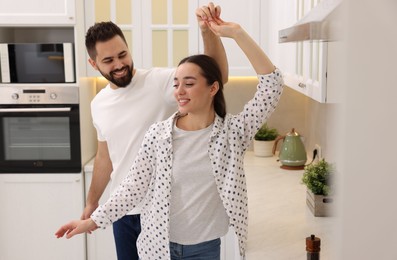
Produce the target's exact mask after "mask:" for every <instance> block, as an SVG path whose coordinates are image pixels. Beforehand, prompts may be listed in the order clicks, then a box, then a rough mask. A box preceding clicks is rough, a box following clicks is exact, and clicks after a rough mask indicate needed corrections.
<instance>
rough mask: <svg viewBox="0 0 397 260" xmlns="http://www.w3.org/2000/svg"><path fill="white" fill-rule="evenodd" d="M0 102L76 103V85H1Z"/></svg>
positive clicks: (77, 94)
mask: <svg viewBox="0 0 397 260" xmlns="http://www.w3.org/2000/svg"><path fill="white" fill-rule="evenodd" d="M1 92H2V94H1V95H0V104H78V103H79V89H78V87H53V86H52V87H40V88H38V87H1Z"/></svg>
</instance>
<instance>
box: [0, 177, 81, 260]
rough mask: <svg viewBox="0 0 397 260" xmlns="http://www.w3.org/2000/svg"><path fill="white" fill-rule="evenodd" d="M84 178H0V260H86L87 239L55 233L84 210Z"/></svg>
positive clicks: (77, 217)
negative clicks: (60, 235) (58, 237)
mask: <svg viewBox="0 0 397 260" xmlns="http://www.w3.org/2000/svg"><path fill="white" fill-rule="evenodd" d="M83 189H84V188H83V179H82V175H81V174H0V205H1V221H0V230H1V232H0V259H58V260H62V259H63V260H69V259H75V260H84V259H85V235H84V234H83V235H78V236H76V237H73V239H70V240H69V239H65V238H62V239H56V238H55V235H54V234H55V231H57V230H58V228H59V227H60V226H61V225H63V224H65V223H67V222H69V221H70V220H72V219H79V218H80V215H81V213H82V210H83V199H84V197H83V196H84V195H83Z"/></svg>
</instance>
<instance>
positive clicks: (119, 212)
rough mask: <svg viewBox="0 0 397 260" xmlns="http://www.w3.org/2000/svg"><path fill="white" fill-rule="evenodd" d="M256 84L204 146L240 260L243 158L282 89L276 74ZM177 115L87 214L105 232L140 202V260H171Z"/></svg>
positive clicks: (244, 219)
mask: <svg viewBox="0 0 397 260" xmlns="http://www.w3.org/2000/svg"><path fill="white" fill-rule="evenodd" d="M258 79H259V84H258V87H257V91H256V93H255V96H254V98H253V99H252V100H250V101H249V102H248V103H247V104H246V105H245V106H244V109H243V111H242V112H241V113H239V114H237V115H231V114H227V115H226V117H225V118H224V119H222V118H221V117H219V116H216V118H215V121H214V126H213V129H212V132H211V136H210V139H209V141H208V154H209V157H210V161H211V164H212V169H213V175H214V181H215V184H216V186H217V189H218V192H219V194H220V197H221V200H222V203H223V206H224V207H225V210H226V212H227V214H228V216H229V219H230V226H232V227H233V228H234V230H235V232H236V235H237V237H238V241H239V247H240V254H241V255H242V256H244V255H245V249H246V241H247V228H248V198H247V187H246V179H245V174H244V166H243V161H244V154H245V151H246V149H247V148H248V147H249V146H250V143H251V141H252V138H253V137H254V135H255V133H256V132H257V130H258V129H259V127H260V126H261V125H262V124H263V123H264V122H265V121H266V120H267V118H268V117H269V116H270V114H271V113H272V112H273V111H274V109H275V107H276V104H277V103H278V101H279V98H280V96H281V93H282V89H283V80H282V77H281V72H280V71H279V70H278V69H276V70H275V71H274V72H273V73H270V74H267V75H258ZM177 116H178V112H177V113H175V114H174V115H173V116H171V117H170V118H169V119H167V120H165V121H162V122H158V123H155V124H153V125H152V126H151V127H150V129H149V130H148V132H147V133H146V135H145V137H144V140H143V143H142V146H141V149H140V151H139V153H138V156H137V158H136V159H135V161H134V164H133V165H132V167H131V169H130V172H129V173H128V175H127V177H126V178H125V179H124V181H123V182H122V184H121V185H120V186H119V188H118V189H117V190H116V191H115V192H114V193H113V194H112V195H111V197H110V198H109V200H108V201H107V202H106V203H105V204H104V205H101V206H99V207H98V208H97V210H96V211H95V212H94V213H93V214H92V215H91V218H92V219H93V220H94V222H95V223H96V224H97V225H98V226H99V227H100V228H105V227H106V226H107V225H110V224H111V223H113V222H114V221H116V220H118V219H119V218H121V217H123V216H124V215H125V214H127V213H128V212H129V211H130V210H131V209H133V208H134V207H136V206H137V205H139V204H140V203H141V202H142V204H141V206H142V213H141V226H142V227H141V228H142V231H141V234H140V236H139V238H138V242H137V243H138V253H139V256H140V259H142V260H146V259H148V260H153V259H170V253H169V212H170V194H171V187H172V183H171V174H172V154H173V152H172V149H173V147H172V125H173V122H174V120H175V118H176V117H177ZM192 145H193V144H192ZM192 192H194V191H192Z"/></svg>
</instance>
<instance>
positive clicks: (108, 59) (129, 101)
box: [81, 3, 228, 260]
mask: <svg viewBox="0 0 397 260" xmlns="http://www.w3.org/2000/svg"><path fill="white" fill-rule="evenodd" d="M219 15H220V8H219V7H218V6H217V7H215V6H214V5H213V4H212V3H210V4H209V5H208V6H203V7H201V8H198V9H197V10H196V16H197V20H198V23H199V25H200V29H201V33H202V37H203V41H204V53H205V54H207V55H209V56H211V57H213V58H215V59H216V60H217V61H218V63H219V65H220V67H221V69H222V74H223V80H224V82H226V81H227V77H228V65H227V59H226V54H225V50H224V48H223V45H222V42H221V40H220V38H219V37H218V36H216V35H214V33H213V32H212V31H211V30H210V29H209V28H208V20H212V17H219ZM86 48H87V52H88V54H89V56H90V58H89V62H90V64H91V65H92V66H93V68H95V69H96V70H98V71H99V72H100V73H101V74H102V75H103V76H104V77H105V78H106V79H107V80H108V81H109V84H108V85H107V86H106V87H105V88H104V89H103V90H101V91H100V92H99V93H98V94H97V96H96V97H95V98H94V100H93V101H92V103H91V111H92V118H93V123H94V126H95V128H96V130H97V135H98V149H97V154H96V157H95V161H94V171H93V176H92V180H91V186H90V189H89V192H88V196H87V201H86V207H85V209H84V212H83V214H82V216H81V218H82V219H87V218H89V217H90V215H91V214H92V212H93V211H94V210H95V209H96V208H97V207H98V202H99V199H100V197H101V196H102V194H103V192H104V190H105V188H106V186H107V184H108V183H109V181H110V180H112V182H111V191H113V190H114V189H115V188H116V187H117V186H118V185H119V184H120V182H121V181H122V180H123V179H124V177H125V176H126V175H127V173H128V170H129V167H130V166H131V164H132V163H133V161H134V159H135V157H136V154H137V152H138V149H139V147H140V145H141V142H142V139H143V136H144V134H145V132H146V130H147V129H148V127H149V126H150V125H151V124H152V123H154V122H156V121H160V120H164V119H166V118H167V117H168V116H170V115H171V114H172V113H173V112H175V111H176V109H177V105H176V102H175V100H174V98H173V88H172V85H173V80H174V72H175V69H170V68H152V69H149V70H141V69H135V68H134V63H133V60H132V57H131V53H130V51H129V49H128V46H127V43H126V40H125V38H124V35H123V33H122V31H121V30H120V28H119V27H118V26H117V25H115V24H114V23H112V22H102V23H97V24H95V25H94V26H92V27H91V28H90V29H89V30H88V32H87V35H86ZM139 213H140V212H139V209H136V210H134V211H132V212H130V214H131V215H127V216H125V217H123V218H122V219H120V220H118V221H116V222H115V223H113V233H114V238H115V242H116V251H117V258H118V259H119V260H124V259H125V260H127V259H128V260H132V259H139V258H138V254H137V249H136V239H137V237H138V235H139V233H140V228H141V227H140V216H139Z"/></svg>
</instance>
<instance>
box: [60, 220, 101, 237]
mask: <svg viewBox="0 0 397 260" xmlns="http://www.w3.org/2000/svg"><path fill="white" fill-rule="evenodd" d="M97 228H98V226H97V225H96V224H95V222H94V221H93V220H92V219H91V218H88V219H85V220H73V221H71V222H69V223H68V224H66V225H63V226H62V227H61V228H60V229H58V231H57V232H55V236H56V237H57V238H60V237H63V236H64V235H65V233H66V238H71V237H73V236H74V235H77V234H81V233H85V232H87V233H91V232H92V231H94V230H95V229H97Z"/></svg>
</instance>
